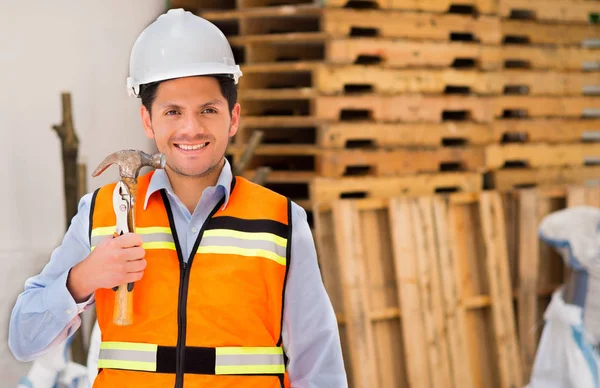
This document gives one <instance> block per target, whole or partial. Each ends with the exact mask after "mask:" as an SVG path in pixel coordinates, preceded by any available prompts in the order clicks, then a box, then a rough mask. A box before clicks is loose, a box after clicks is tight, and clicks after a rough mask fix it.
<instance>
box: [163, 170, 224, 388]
mask: <svg viewBox="0 0 600 388" xmlns="http://www.w3.org/2000/svg"><path fill="white" fill-rule="evenodd" d="M234 181H235V180H234ZM232 188H233V186H232ZM232 191H233V190H232ZM161 196H162V198H163V202H164V204H165V209H166V211H167V215H168V217H169V224H170V225H171V233H172V234H173V240H174V241H175V249H176V250H177V257H178V258H179V263H180V267H179V273H180V276H179V298H178V304H177V348H176V349H175V388H183V376H184V366H185V346H186V345H185V342H186V323H187V298H188V286H189V283H190V268H191V267H192V262H193V261H194V257H195V256H196V253H195V252H196V251H197V250H198V246H200V241H201V240H202V235H203V234H204V230H205V229H206V225H207V224H208V222H209V221H210V220H211V218H212V217H213V216H214V215H215V213H216V212H217V211H218V210H219V209H220V208H221V206H222V205H223V202H224V201H225V198H223V199H221V200H220V201H219V203H217V205H216V206H215V207H214V209H213V210H212V211H211V213H210V214H209V216H208V217H207V218H206V221H204V224H202V228H200V232H199V233H198V238H197V239H196V243H195V244H194V247H193V249H192V251H191V252H190V257H189V258H188V261H187V263H186V262H185V261H184V260H183V254H182V252H181V247H180V246H179V238H178V237H177V230H176V229H175V221H174V219H173V214H172V213H171V206H170V204H169V199H168V198H167V195H166V193H165V192H164V190H162V191H161Z"/></svg>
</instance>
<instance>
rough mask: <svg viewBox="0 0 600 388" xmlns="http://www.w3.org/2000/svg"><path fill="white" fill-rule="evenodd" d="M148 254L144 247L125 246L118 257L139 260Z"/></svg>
mask: <svg viewBox="0 0 600 388" xmlns="http://www.w3.org/2000/svg"><path fill="white" fill-rule="evenodd" d="M144 256H146V250H145V249H144V248H142V247H133V248H123V249H121V250H120V251H119V254H118V258H119V259H121V260H126V261H132V260H139V259H142V258H143V257H144Z"/></svg>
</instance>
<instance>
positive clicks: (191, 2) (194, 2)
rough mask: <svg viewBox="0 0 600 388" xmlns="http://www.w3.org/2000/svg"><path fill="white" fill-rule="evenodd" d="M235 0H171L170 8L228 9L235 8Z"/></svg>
mask: <svg viewBox="0 0 600 388" xmlns="http://www.w3.org/2000/svg"><path fill="white" fill-rule="evenodd" d="M235 6H236V3H235V0H170V1H169V8H172V9H175V8H185V9H187V10H195V9H198V8H202V9H210V10H213V9H219V10H227V9H233V8H235Z"/></svg>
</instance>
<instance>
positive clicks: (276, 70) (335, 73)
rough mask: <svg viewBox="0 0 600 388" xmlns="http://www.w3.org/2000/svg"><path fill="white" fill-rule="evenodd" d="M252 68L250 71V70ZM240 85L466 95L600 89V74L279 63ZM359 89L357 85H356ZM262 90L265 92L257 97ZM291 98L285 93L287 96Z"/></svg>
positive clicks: (300, 92)
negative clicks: (456, 93)
mask: <svg viewBox="0 0 600 388" xmlns="http://www.w3.org/2000/svg"><path fill="white" fill-rule="evenodd" d="M248 68H249V69H250V71H248V70H247V69H248ZM243 71H244V77H243V78H245V79H243V82H241V83H240V89H241V90H243V92H242V93H241V95H242V96H244V98H265V97H262V96H261V95H264V96H275V95H280V94H283V93H286V94H285V95H288V96H290V94H289V92H290V91H295V92H296V94H294V95H291V96H290V97H287V98H294V97H296V96H312V95H314V93H316V92H319V93H321V94H339V93H344V92H352V91H353V90H354V89H356V88H360V89H358V90H359V91H363V92H364V91H369V92H376V93H379V94H393V93H438V94H440V93H445V92H447V91H449V89H452V87H454V88H462V90H460V93H463V94H468V93H475V94H481V95H493V94H504V93H513V94H514V93H515V92H516V93H519V94H529V95H557V96H558V95H565V96H566V95H583V94H587V93H590V92H596V93H598V91H600V73H564V72H547V71H544V72H539V71H538V72H532V71H531V70H508V71H493V72H480V71H475V70H457V69H436V70H432V69H419V70H416V69H398V68H391V67H386V66H373V65H370V66H365V65H362V66H361V65H353V66H348V65H346V66H344V65H335V64H325V63H324V64H321V65H316V64H313V63H300V64H285V63H283V64H282V63H276V64H273V65H272V66H266V65H262V66H260V65H259V66H246V67H244V68H243ZM353 88H354V89H353ZM254 94H258V95H259V96H256V97H255V96H254ZM284 98H285V97H284Z"/></svg>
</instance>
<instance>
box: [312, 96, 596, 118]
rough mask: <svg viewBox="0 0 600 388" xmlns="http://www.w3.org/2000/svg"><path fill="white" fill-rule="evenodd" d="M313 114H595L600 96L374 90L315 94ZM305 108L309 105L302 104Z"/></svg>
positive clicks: (457, 116)
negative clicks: (381, 92)
mask: <svg viewBox="0 0 600 388" xmlns="http://www.w3.org/2000/svg"><path fill="white" fill-rule="evenodd" d="M313 101H314V105H313V108H314V116H315V117H317V118H320V119H324V120H344V119H345V118H352V119H356V118H360V119H366V120H372V121H381V122H397V121H402V122H438V123H439V122H442V121H444V120H445V119H458V120H472V121H475V122H491V121H492V120H494V119H495V118H500V117H508V118H511V117H520V118H523V117H531V118H534V117H565V118H566V117H572V118H581V117H597V116H598V115H599V114H600V99H597V98H592V97H565V98H560V97H558V98H555V97H528V96H498V97H474V96H450V95H445V96H423V95H398V96H382V95H377V94H370V95H361V96H318V97H316V98H314V100H313ZM306 111H309V108H308V107H307V108H306Z"/></svg>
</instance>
